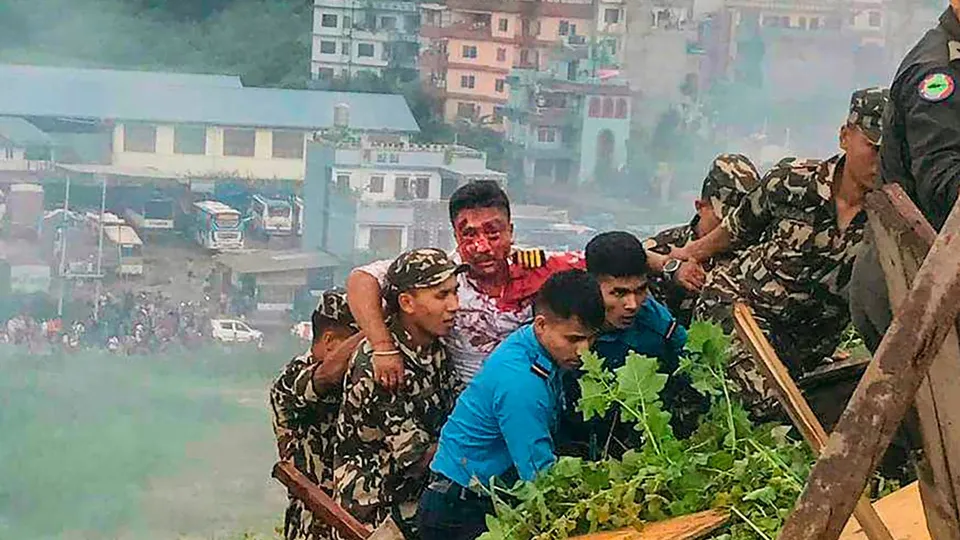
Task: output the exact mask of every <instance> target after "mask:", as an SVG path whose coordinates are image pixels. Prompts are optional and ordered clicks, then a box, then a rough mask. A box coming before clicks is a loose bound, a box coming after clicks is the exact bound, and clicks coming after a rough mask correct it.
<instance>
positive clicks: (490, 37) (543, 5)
mask: <svg viewBox="0 0 960 540" xmlns="http://www.w3.org/2000/svg"><path fill="white" fill-rule="evenodd" d="M420 11H421V26H420V75H421V79H422V81H423V82H424V85H425V86H426V87H427V88H429V89H430V90H431V91H432V93H433V95H435V96H437V97H438V98H439V99H440V102H441V103H442V113H443V117H444V119H445V120H446V121H447V122H454V121H456V120H457V119H467V120H469V121H472V122H474V123H479V124H483V125H486V126H488V127H491V128H493V129H497V130H501V129H502V128H503V116H504V109H505V106H506V103H507V96H508V93H509V91H510V89H509V85H508V84H507V75H508V74H509V73H510V70H511V69H513V68H525V69H539V68H540V67H541V65H542V64H543V63H544V61H545V58H544V54H545V51H546V49H548V48H551V47H554V46H555V45H556V44H557V43H558V42H564V41H565V42H568V43H571V44H582V43H586V42H588V41H589V40H590V34H591V33H592V32H593V17H594V13H595V11H594V7H593V1H592V0H566V1H556V0H555V1H541V0H447V2H446V3H445V4H426V3H425V4H421V5H420Z"/></svg>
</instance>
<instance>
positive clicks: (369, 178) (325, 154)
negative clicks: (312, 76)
mask: <svg viewBox="0 0 960 540" xmlns="http://www.w3.org/2000/svg"><path fill="white" fill-rule="evenodd" d="M476 180H495V181H497V182H500V183H501V184H503V183H505V181H506V175H505V174H504V173H501V172H497V171H492V170H489V169H487V168H486V155H485V154H484V153H483V152H479V151H476V150H473V149H471V148H466V147H463V146H457V145H438V144H430V145H418V144H410V143H406V142H403V141H397V142H383V139H382V138H381V139H380V141H378V140H377V139H375V138H371V137H352V136H348V137H339V138H334V137H330V136H327V135H321V136H320V137H317V138H316V140H315V142H312V143H309V145H308V159H307V181H306V184H305V186H304V203H305V213H304V215H305V220H306V221H305V227H304V231H305V233H304V234H305V236H304V246H306V247H308V248H312V249H320V250H323V251H329V252H331V253H334V254H336V255H341V256H347V255H349V254H350V253H351V252H353V251H354V250H361V251H372V252H375V253H376V254H378V255H381V256H390V257H392V256H395V255H396V254H397V253H399V252H401V251H404V250H407V249H412V248H415V247H427V246H437V247H440V248H443V249H449V248H451V247H452V246H453V240H452V238H453V237H452V232H451V229H450V221H449V216H448V213H447V203H446V201H447V199H449V198H450V195H451V194H453V192H454V191H455V190H456V189H457V188H458V187H460V186H461V185H463V184H465V183H467V182H472V181H476ZM313 219H317V220H318V221H319V222H316V221H314V222H311V220H313Z"/></svg>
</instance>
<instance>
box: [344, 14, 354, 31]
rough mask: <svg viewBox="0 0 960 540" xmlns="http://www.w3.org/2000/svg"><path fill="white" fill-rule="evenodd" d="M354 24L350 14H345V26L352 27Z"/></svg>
mask: <svg viewBox="0 0 960 540" xmlns="http://www.w3.org/2000/svg"><path fill="white" fill-rule="evenodd" d="M352 26H353V20H352V19H351V18H350V16H349V15H344V16H343V27H344V28H350V27H352Z"/></svg>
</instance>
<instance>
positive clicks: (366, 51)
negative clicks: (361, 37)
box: [357, 43, 373, 58]
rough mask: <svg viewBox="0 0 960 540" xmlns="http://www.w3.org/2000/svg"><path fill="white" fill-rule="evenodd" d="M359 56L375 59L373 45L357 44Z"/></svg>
mask: <svg viewBox="0 0 960 540" xmlns="http://www.w3.org/2000/svg"><path fill="white" fill-rule="evenodd" d="M357 56H359V57H361V58H373V43H357Z"/></svg>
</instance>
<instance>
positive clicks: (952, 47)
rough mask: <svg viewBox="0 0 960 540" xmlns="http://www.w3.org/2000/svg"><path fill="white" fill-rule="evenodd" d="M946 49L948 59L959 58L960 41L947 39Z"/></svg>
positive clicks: (951, 60)
mask: <svg viewBox="0 0 960 540" xmlns="http://www.w3.org/2000/svg"><path fill="white" fill-rule="evenodd" d="M947 51H948V54H949V60H948V61H950V62H953V61H954V60H960V41H948V42H947Z"/></svg>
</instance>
